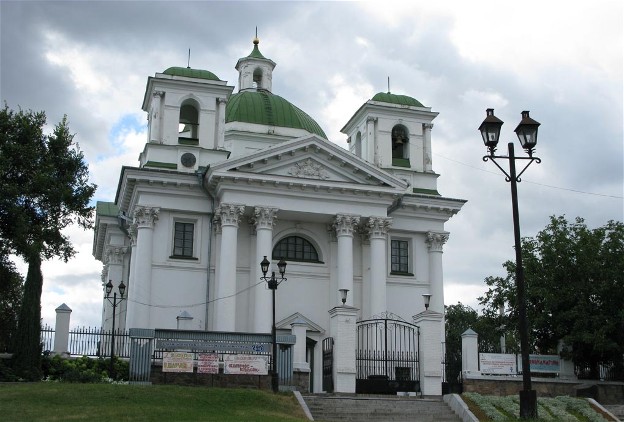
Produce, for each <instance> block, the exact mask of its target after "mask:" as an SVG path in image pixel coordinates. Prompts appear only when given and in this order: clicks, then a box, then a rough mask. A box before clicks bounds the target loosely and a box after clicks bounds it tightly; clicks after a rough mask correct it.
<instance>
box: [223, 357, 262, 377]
mask: <svg viewBox="0 0 624 422" xmlns="http://www.w3.org/2000/svg"><path fill="white" fill-rule="evenodd" d="M223 373H225V374H230V375H232V374H241V375H242V374H244V375H268V373H269V357H268V356H260V355H225V356H224V358H223Z"/></svg>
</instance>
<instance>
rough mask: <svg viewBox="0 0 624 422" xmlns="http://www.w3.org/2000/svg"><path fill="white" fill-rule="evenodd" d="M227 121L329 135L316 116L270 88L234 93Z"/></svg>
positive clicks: (226, 113) (229, 101) (226, 114)
mask: <svg viewBox="0 0 624 422" xmlns="http://www.w3.org/2000/svg"><path fill="white" fill-rule="evenodd" d="M225 122H226V123H229V122H245V123H256V124H259V125H267V126H278V127H289V128H294V129H303V130H306V131H308V132H310V133H313V134H316V135H318V136H320V137H321V138H323V139H327V135H325V132H323V129H321V127H320V126H319V125H318V123H316V122H315V121H314V119H312V118H311V117H310V116H308V115H307V114H306V113H305V112H304V111H302V110H301V109H299V108H298V107H296V106H294V105H293V104H291V103H290V102H288V101H287V100H285V99H284V98H282V97H280V96H279V95H274V94H272V93H270V92H268V91H242V92H239V93H237V94H234V95H232V96H231V97H230V99H229V100H228V102H227V106H226V108H225Z"/></svg>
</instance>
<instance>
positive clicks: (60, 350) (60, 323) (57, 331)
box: [54, 303, 72, 354]
mask: <svg viewBox="0 0 624 422" xmlns="http://www.w3.org/2000/svg"><path fill="white" fill-rule="evenodd" d="M55 310H56V325H55V326H54V353H55V354H64V353H67V354H69V347H68V345H69V320H70V319H71V313H72V310H71V309H70V308H69V306H67V305H66V304H64V303H63V304H62V305H61V306H59V307H58V308H56V309H55Z"/></svg>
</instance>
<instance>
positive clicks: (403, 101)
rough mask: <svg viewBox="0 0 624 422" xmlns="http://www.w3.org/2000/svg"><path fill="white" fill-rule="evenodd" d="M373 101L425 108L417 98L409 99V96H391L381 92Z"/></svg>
mask: <svg viewBox="0 0 624 422" xmlns="http://www.w3.org/2000/svg"><path fill="white" fill-rule="evenodd" d="M372 100H373V101H379V102H382V103H390V104H399V105H406V106H414V107H424V105H422V104H421V103H420V101H418V100H417V99H415V98H412V97H408V96H407V95H397V94H391V93H389V92H379V93H377V94H375V96H374V97H373V98H372Z"/></svg>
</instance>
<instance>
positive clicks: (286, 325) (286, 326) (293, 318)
mask: <svg viewBox="0 0 624 422" xmlns="http://www.w3.org/2000/svg"><path fill="white" fill-rule="evenodd" d="M292 324H301V325H305V326H306V330H307V331H309V332H315V333H321V334H324V333H325V330H324V329H323V327H321V326H320V325H318V324H317V323H315V322H314V321H312V320H311V319H310V318H308V317H306V316H305V315H303V314H301V313H299V312H295V313H294V314H292V315H290V316H288V317H286V318H284V319H283V320H281V321H278V322H277V323H276V324H275V326H276V328H278V329H280V330H290V328H291V327H292Z"/></svg>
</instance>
